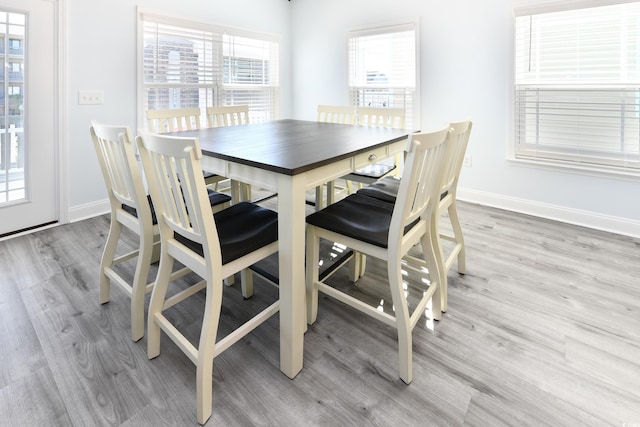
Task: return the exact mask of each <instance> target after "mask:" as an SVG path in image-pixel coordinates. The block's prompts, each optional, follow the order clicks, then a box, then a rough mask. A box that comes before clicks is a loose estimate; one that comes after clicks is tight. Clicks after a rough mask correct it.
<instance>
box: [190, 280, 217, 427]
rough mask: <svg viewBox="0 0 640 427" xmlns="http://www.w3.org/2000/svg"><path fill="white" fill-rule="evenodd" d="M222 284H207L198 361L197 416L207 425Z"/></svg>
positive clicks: (209, 415)
mask: <svg viewBox="0 0 640 427" xmlns="http://www.w3.org/2000/svg"><path fill="white" fill-rule="evenodd" d="M212 277H213V276H212ZM221 284H222V278H221V277H220V278H212V279H210V280H209V281H208V283H207V290H206V292H207V296H206V302H205V308H204V316H203V319H202V330H201V332H200V342H199V344H198V359H197V361H196V415H197V418H198V422H199V423H200V424H204V423H206V422H207V420H208V419H209V417H211V398H212V395H213V358H214V354H215V345H216V336H217V334H218V323H219V321H220V311H221V307H222V286H221Z"/></svg>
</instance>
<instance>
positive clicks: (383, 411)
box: [0, 203, 640, 427]
mask: <svg viewBox="0 0 640 427" xmlns="http://www.w3.org/2000/svg"><path fill="white" fill-rule="evenodd" d="M459 207H460V218H461V221H462V226H463V230H464V233H465V238H466V243H467V274H466V275H464V276H462V275H459V274H458V273H457V272H455V264H454V267H453V270H452V271H450V272H449V275H448V278H449V308H448V312H447V313H445V314H444V315H443V319H442V320H441V321H440V322H433V321H431V320H430V319H429V318H428V317H425V320H424V322H421V323H420V324H419V325H418V326H417V327H416V329H415V330H414V333H413V339H414V345H413V350H414V355H413V363H414V381H413V383H412V384H410V385H406V384H404V383H403V382H402V381H401V380H400V379H399V378H398V375H397V350H396V332H395V330H394V329H393V328H390V327H388V326H386V325H383V324H381V323H378V322H376V321H374V320H372V319H370V318H368V317H365V316H364V315H361V314H359V313H357V312H355V311H354V310H351V309H349V308H347V307H346V306H344V305H342V304H340V303H338V302H336V301H334V300H331V299H330V298H328V297H325V296H321V297H320V307H319V314H318V321H317V322H316V323H315V324H314V325H312V326H310V327H309V330H308V332H307V333H306V335H305V359H304V368H303V370H302V371H301V372H300V374H299V375H298V376H297V377H296V378H295V379H293V380H290V379H289V378H287V377H286V376H285V375H284V374H282V373H281V372H280V370H279V360H278V358H279V343H278V340H279V338H278V337H279V335H278V318H277V316H276V317H275V318H272V319H271V320H269V321H267V322H266V323H265V324H264V325H262V326H261V327H259V328H258V329H257V330H256V331H254V332H253V333H252V334H251V335H250V336H249V337H247V338H246V339H244V340H242V341H241V342H239V343H238V344H236V345H235V346H233V347H232V348H231V349H229V350H228V351H226V352H224V353H223V354H222V355H221V356H219V357H218V358H216V360H215V363H214V394H213V416H212V417H211V419H210V420H209V422H208V423H207V425H212V426H213V425H219V426H254V425H255V426H346V425H356V426H400V425H402V426H522V425H530V426H546V425H548V426H601V425H602V426H620V427H622V426H626V427H630V426H633V427H638V426H640V241H639V240H637V239H633V238H628V237H624V236H619V235H613V234H609V233H604V232H600V231H594V230H590V229H586V228H581V227H575V226H571V225H567V224H562V223H557V222H553V221H547V220H542V219H538V218H534V217H530V216H525V215H520V214H515V213H510V212H505V211H501V210H496V209H491V208H487V207H481V206H477V205H472V204H465V203H459ZM443 223H444V224H446V223H447V221H446V219H443ZM108 225H109V217H108V216H100V217H96V218H92V219H89V220H85V221H81V222H78V223H74V224H68V225H64V226H60V227H56V228H52V229H48V230H44V231H40V232H36V233H33V234H30V235H27V236H22V237H16V238H13V239H10V240H7V241H3V242H0V290H1V292H0V361H1V362H0V425H2V426H23V425H24V426H45V425H46V426H78V427H80V426H82V427H84V426H94V425H95V426H171V425H194V426H195V425H197V423H196V418H195V381H194V376H195V367H194V366H193V365H192V364H191V362H190V361H189V360H188V359H187V357H186V356H184V355H183V354H182V353H181V352H180V351H179V350H178V349H177V348H176V346H175V345H173V343H171V342H170V340H168V339H167V338H166V337H163V340H162V346H161V354H160V356H159V357H157V358H156V359H154V360H148V359H147V357H146V338H143V339H142V340H141V341H140V342H137V343H134V342H132V341H131V339H130V338H129V337H130V333H129V327H130V324H129V308H128V307H129V300H128V298H127V297H126V296H125V295H124V293H123V292H121V291H120V290H119V289H118V288H116V287H113V288H112V298H111V302H109V303H108V304H105V305H100V304H99V303H98V276H97V271H98V264H99V259H100V255H101V252H102V247H103V244H104V242H105V239H106V233H107V231H108ZM128 239H129V241H128V244H124V245H122V250H126V249H127V246H129V245H132V244H135V240H134V239H133V236H128ZM127 268H128V269H129V271H132V268H133V264H131V266H128V265H127V266H125V269H127ZM346 277H347V276H346V271H342V270H340V271H338V272H337V273H336V274H335V275H334V276H333V277H332V278H331V282H332V283H333V284H334V285H335V286H341V287H345V286H346V287H351V288H352V289H353V293H354V294H358V295H360V296H361V297H362V298H363V299H364V300H367V301H370V302H371V303H373V304H379V305H380V306H381V308H383V309H387V310H389V309H390V304H389V302H388V291H387V290H386V285H385V281H386V267H385V266H384V264H381V263H379V262H377V261H375V260H372V259H370V260H369V261H368V269H367V275H366V276H365V277H363V278H362V279H361V281H359V282H358V285H357V286H352V285H350V284H348V283H347V279H346ZM191 279H193V278H189V277H188V278H187V279H185V281H187V280H191ZM419 280H420V279H419V278H418V277H412V276H411V274H409V275H408V276H407V283H408V292H409V294H412V293H415V292H417V291H419V289H418V288H419ZM276 296H277V289H276V288H274V287H273V286H271V285H268V284H266V283H264V282H263V281H261V280H260V279H256V284H255V295H254V297H253V298H252V299H250V300H243V299H242V297H241V295H240V290H239V284H238V283H237V284H236V285H234V286H232V287H229V288H227V289H225V302H224V308H223V318H222V322H221V326H220V333H221V334H225V333H226V332H227V331H229V330H230V329H231V328H233V327H235V326H236V325H238V324H239V323H241V322H242V321H243V319H244V318H246V316H247V315H248V314H250V313H253V312H255V311H257V310H259V309H260V308H262V307H265V306H266V305H267V304H269V303H270V302H271V301H273V299H274V298H276ZM203 301H204V298H203V296H202V295H198V296H196V297H194V298H191V299H190V300H188V302H186V303H184V304H179V305H178V306H176V307H174V308H173V309H172V311H173V312H172V313H171V315H172V316H174V317H175V318H176V319H180V322H181V327H182V328H184V330H186V331H187V333H188V336H189V337H190V338H191V339H194V340H195V339H196V337H197V335H198V332H199V328H200V316H201V311H202V307H203Z"/></svg>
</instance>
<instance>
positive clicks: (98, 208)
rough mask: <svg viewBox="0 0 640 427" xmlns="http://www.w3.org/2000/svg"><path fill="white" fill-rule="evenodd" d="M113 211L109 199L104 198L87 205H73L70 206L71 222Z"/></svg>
mask: <svg viewBox="0 0 640 427" xmlns="http://www.w3.org/2000/svg"><path fill="white" fill-rule="evenodd" d="M110 211H111V206H110V205H109V200H108V199H104V200H101V201H98V202H94V203H87V204H86V205H80V206H72V207H71V208H69V222H77V221H82V220H83V219H88V218H93V217H94V216H98V215H103V214H106V213H109V212H110Z"/></svg>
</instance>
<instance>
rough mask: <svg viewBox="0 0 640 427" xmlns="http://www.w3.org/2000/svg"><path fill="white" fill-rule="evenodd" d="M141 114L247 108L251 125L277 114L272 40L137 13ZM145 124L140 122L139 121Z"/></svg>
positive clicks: (274, 41)
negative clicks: (150, 110) (192, 109)
mask: <svg viewBox="0 0 640 427" xmlns="http://www.w3.org/2000/svg"><path fill="white" fill-rule="evenodd" d="M140 20H141V25H142V29H143V30H142V33H143V34H142V37H141V42H142V46H141V49H140V50H139V52H141V57H140V58H139V63H140V64H141V67H140V68H141V70H142V83H141V84H142V96H141V98H142V99H141V103H142V110H147V109H166V108H191V107H199V108H200V109H201V112H202V118H201V119H202V120H205V121H203V123H206V114H205V109H206V107H209V106H219V105H245V104H246V105H249V119H250V121H251V122H260V121H267V120H273V119H276V118H277V117H278V114H279V71H278V67H279V41H278V40H277V38H275V37H272V36H267V35H263V34H255V33H251V32H245V31H240V30H235V29H229V28H222V27H217V26H213V25H207V24H202V23H197V22H190V21H185V20H178V19H173V18H170V17H165V16H160V15H155V14H149V13H144V12H141V13H140ZM142 122H144V120H143V121H142Z"/></svg>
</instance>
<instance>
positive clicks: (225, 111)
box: [207, 105, 249, 128]
mask: <svg viewBox="0 0 640 427" xmlns="http://www.w3.org/2000/svg"><path fill="white" fill-rule="evenodd" d="M207 123H208V125H209V127H212V128H217V127H223V126H238V125H246V124H247V123H249V105H223V106H218V107H207Z"/></svg>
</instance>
